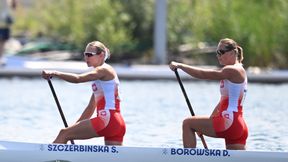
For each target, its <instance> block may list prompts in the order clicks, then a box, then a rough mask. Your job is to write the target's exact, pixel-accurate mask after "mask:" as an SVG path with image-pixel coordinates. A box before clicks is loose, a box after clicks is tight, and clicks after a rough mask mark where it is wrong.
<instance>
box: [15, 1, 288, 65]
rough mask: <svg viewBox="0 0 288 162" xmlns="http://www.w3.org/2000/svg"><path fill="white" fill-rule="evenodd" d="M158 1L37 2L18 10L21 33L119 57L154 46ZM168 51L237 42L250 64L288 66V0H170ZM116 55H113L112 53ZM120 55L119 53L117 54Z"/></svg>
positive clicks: (140, 53) (138, 53)
mask: <svg viewBox="0 0 288 162" xmlns="http://www.w3.org/2000/svg"><path fill="white" fill-rule="evenodd" d="M154 3H155V0H145V1H140V0H81V1H73V0H48V1H37V0H32V3H31V4H34V5H33V6H30V8H28V9H26V10H25V9H22V10H18V11H17V15H16V18H17V20H16V24H15V25H14V26H13V28H14V30H13V31H16V32H18V33H21V32H28V33H29V35H30V36H34V37H36V36H37V35H39V34H41V35H43V36H45V37H50V38H53V39H54V40H57V41H60V42H68V43H69V44H71V45H72V46H73V47H74V48H75V49H78V50H81V51H82V50H83V48H84V47H85V45H86V43H88V42H90V41H92V40H100V41H102V42H103V43H105V44H106V45H107V46H108V47H109V48H110V50H111V51H112V53H113V54H115V55H116V56H118V58H123V56H125V58H131V57H132V58H135V57H138V58H139V57H142V56H143V55H145V54H150V53H151V51H152V50H153V28H154V22H153V21H154V9H155V6H154ZM167 4H168V6H167V14H168V15H167V38H168V42H167V43H168V48H169V49H168V50H169V51H168V53H171V51H172V52H177V49H178V47H179V46H180V45H182V44H192V45H194V47H196V45H197V44H198V43H199V42H207V43H208V44H210V45H215V46H216V45H217V44H218V41H219V40H220V39H221V38H225V37H229V38H232V39H234V40H236V41H237V42H238V43H239V44H240V45H241V46H242V47H243V49H244V58H245V59H244V63H245V64H246V65H248V66H255V65H258V66H276V67H286V68H287V67H288V65H287V62H288V56H287V54H288V48H286V45H287V43H288V30H287V27H288V14H287V10H288V1H287V0H167ZM112 58H113V57H112ZM116 58H117V57H116Z"/></svg>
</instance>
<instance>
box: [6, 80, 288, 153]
mask: <svg viewBox="0 0 288 162" xmlns="http://www.w3.org/2000/svg"><path fill="white" fill-rule="evenodd" d="M52 83H53V85H54V88H55V90H56V93H57V96H58V99H59V101H60V104H61V106H62V109H63V111H64V113H65V116H66V120H67V122H68V124H73V123H74V122H75V121H76V120H77V119H78V117H79V116H80V114H81V113H82V111H83V108H84V107H85V106H86V104H87V103H88V100H89V98H90V96H91V89H90V84H89V83H82V84H71V83H67V82H64V81H61V80H56V79H55V80H53V81H52ZM184 86H185V88H186V91H187V93H188V96H189V98H190V101H191V104H192V106H193V109H194V111H195V113H196V114H198V115H210V113H211V112H212V110H213V109H214V106H215V105H216V103H217V102H218V99H219V95H220V94H219V89H218V82H184ZM120 88H121V97H122V114H123V116H124V118H125V121H126V123H127V133H126V136H125V141H124V144H125V145H126V146H149V147H182V140H181V133H182V132H181V124H182V120H183V119H184V118H185V117H188V116H189V115H190V112H189V110H188V108H187V106H186V102H185V100H184V98H183V95H182V92H181V90H180V87H179V85H178V82H177V81H176V80H175V81H140V80H138V81H125V80H123V81H121V87H120ZM248 88H249V90H248V94H247V97H246V102H245V104H244V117H245V119H246V122H247V124H248V127H249V133H250V134H249V138H248V141H247V149H248V150H269V151H270V150H271V151H288V130H287V126H288V118H287V115H288V101H287V99H288V97H287V96H288V94H287V92H288V84H278V85H273V84H249V87H248ZM0 90H1V93H0V111H1V112H0V140H9V141H23V142H36V143H50V142H52V141H53V140H54V138H55V137H56V135H57V134H58V131H59V129H61V128H62V127H63V123H62V120H61V117H60V115H59V112H58V110H57V106H56V104H55V102H54V99H53V96H52V93H51V91H50V88H49V86H48V83H47V81H45V80H43V79H23V78H13V79H3V78H2V79H0ZM205 139H206V142H207V144H208V147H210V148H224V147H225V146H224V141H223V140H222V139H215V138H209V137H206V138H205ZM76 143H77V144H103V139H102V138H97V139H96V138H95V139H90V140H85V141H76ZM198 147H201V148H202V147H203V146H202V145H201V143H200V141H198Z"/></svg>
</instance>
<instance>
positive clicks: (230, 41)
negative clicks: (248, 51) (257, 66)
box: [219, 38, 244, 63]
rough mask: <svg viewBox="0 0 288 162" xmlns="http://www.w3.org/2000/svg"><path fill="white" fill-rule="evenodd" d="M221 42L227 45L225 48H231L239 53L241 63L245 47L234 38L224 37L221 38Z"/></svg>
mask: <svg viewBox="0 0 288 162" xmlns="http://www.w3.org/2000/svg"><path fill="white" fill-rule="evenodd" d="M219 44H224V45H225V49H231V50H234V51H235V52H236V54H237V60H238V61H239V62H240V63H241V62H242V61H243V59H244V57H243V49H242V47H240V46H239V45H238V44H237V42H236V41H234V40H233V39H230V38H224V39H221V40H220V42H219Z"/></svg>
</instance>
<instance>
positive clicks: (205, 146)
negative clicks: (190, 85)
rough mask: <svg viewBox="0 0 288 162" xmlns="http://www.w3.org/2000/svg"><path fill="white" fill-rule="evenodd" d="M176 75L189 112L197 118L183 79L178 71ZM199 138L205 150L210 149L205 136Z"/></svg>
mask: <svg viewBox="0 0 288 162" xmlns="http://www.w3.org/2000/svg"><path fill="white" fill-rule="evenodd" d="M175 75H176V78H177V80H178V83H179V85H180V87H181V90H182V93H183V95H184V97H185V100H186V103H187V105H188V108H189V110H190V113H191V115H192V116H195V113H194V111H193V108H192V106H191V103H190V101H189V99H188V96H187V94H186V91H185V88H184V86H183V83H182V81H181V79H180V76H179V73H178V71H177V69H175ZM198 136H199V137H200V139H201V141H202V144H203V146H204V148H205V149H208V147H207V144H206V141H205V139H204V136H203V134H200V135H199V134H198Z"/></svg>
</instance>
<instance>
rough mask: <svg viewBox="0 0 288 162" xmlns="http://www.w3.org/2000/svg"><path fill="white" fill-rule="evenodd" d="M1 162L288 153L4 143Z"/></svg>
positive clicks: (285, 156)
mask: <svg viewBox="0 0 288 162" xmlns="http://www.w3.org/2000/svg"><path fill="white" fill-rule="evenodd" d="M0 162H288V152H268V151H267V152H264V151H231V150H220V149H199V148H197V149H183V148H153V147H150V148H149V147H125V146H103V145H71V144H67V145H62V144H39V143H23V142H9V141H0Z"/></svg>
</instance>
